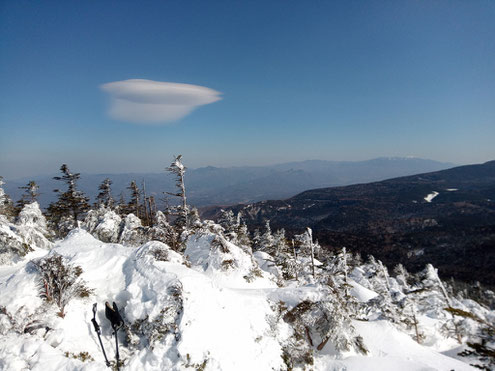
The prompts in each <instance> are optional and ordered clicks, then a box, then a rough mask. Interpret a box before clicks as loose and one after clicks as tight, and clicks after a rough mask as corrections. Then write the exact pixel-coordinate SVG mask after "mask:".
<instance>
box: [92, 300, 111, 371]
mask: <svg viewBox="0 0 495 371" xmlns="http://www.w3.org/2000/svg"><path fill="white" fill-rule="evenodd" d="M96 306H97V304H96V303H94V304H93V319H92V320H91V322H92V323H93V326H94V327H95V332H96V334H97V335H98V340H99V341H100V346H101V350H102V352H103V356H104V357H105V364H106V365H107V367H110V362H108V358H107V354H106V353H105V348H104V347H103V342H102V341H101V329H100V325H99V324H98V322H96Z"/></svg>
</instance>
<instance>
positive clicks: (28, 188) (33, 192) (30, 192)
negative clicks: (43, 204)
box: [16, 180, 40, 210]
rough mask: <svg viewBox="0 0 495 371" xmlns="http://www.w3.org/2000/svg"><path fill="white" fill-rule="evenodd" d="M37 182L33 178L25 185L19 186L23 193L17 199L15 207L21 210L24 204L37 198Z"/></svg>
mask: <svg viewBox="0 0 495 371" xmlns="http://www.w3.org/2000/svg"><path fill="white" fill-rule="evenodd" d="M39 188H40V187H39V186H38V184H36V182H35V181H34V180H31V181H30V182H29V183H28V184H27V185H25V186H24V187H19V189H23V190H24V194H23V195H22V197H21V199H20V200H19V201H17V205H16V206H17V208H18V209H19V210H21V209H22V208H23V207H24V205H26V204H30V203H33V202H35V201H37V200H38V196H39V195H40V194H39V193H38V190H39Z"/></svg>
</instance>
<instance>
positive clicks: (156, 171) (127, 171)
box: [0, 156, 490, 180]
mask: <svg viewBox="0 0 495 371" xmlns="http://www.w3.org/2000/svg"><path fill="white" fill-rule="evenodd" d="M172 159H173V156H170V159H169V161H168V162H164V163H163V166H162V168H160V169H151V170H149V171H144V170H140V169H134V170H130V169H129V168H126V167H125V168H123V169H122V171H117V170H115V169H113V170H112V169H110V170H108V171H100V170H94V171H91V170H89V171H88V170H81V169H79V168H77V167H74V166H72V164H67V165H68V166H69V169H70V170H71V171H73V172H77V173H81V174H92V175H98V174H108V175H112V174H115V175H118V174H159V173H167V172H166V170H165V168H166V167H167V166H169V165H170V162H171V160H172ZM381 159H412V160H424V161H433V162H437V163H442V164H448V165H452V166H462V165H472V164H475V163H466V164H458V163H453V162H451V161H437V160H433V159H427V158H421V157H416V156H380V157H374V158H368V159H362V160H322V159H304V160H293V161H280V162H268V163H266V164H246V165H236V164H233V165H225V166H221V165H213V164H207V165H203V166H189V165H188V164H187V161H186V160H184V164H185V165H186V167H187V168H188V169H189V170H197V169H202V168H207V167H214V168H221V169H235V168H261V167H271V166H279V165H285V164H291V163H304V162H313V161H321V162H329V163H332V162H335V163H360V162H367V161H373V160H381ZM488 161H490V160H488ZM484 162H486V161H484ZM63 163H65V162H61V163H59V164H57V165H56V166H55V167H54V168H53V169H52V170H51V171H49V172H40V173H34V172H33V173H29V174H25V175H21V176H4V175H3V174H0V175H1V176H2V177H3V178H4V179H6V180H22V179H28V178H30V177H39V176H52V175H59V173H60V166H61V165H62V164H63Z"/></svg>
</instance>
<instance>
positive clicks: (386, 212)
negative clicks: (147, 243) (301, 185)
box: [203, 161, 495, 286]
mask: <svg viewBox="0 0 495 371" xmlns="http://www.w3.org/2000/svg"><path fill="white" fill-rule="evenodd" d="M230 209H232V210H233V211H235V212H239V211H240V212H242V214H243V216H244V219H245V220H246V221H247V223H248V225H249V226H250V227H251V228H256V227H262V225H263V224H264V222H265V220H267V219H269V220H270V221H271V225H272V228H285V229H286V230H288V231H289V232H292V233H300V232H301V231H302V230H303V229H304V228H305V227H311V228H313V230H314V235H315V236H316V238H318V240H319V242H320V244H321V245H323V246H325V247H326V248H329V249H333V248H334V249H337V248H340V247H342V246H346V247H348V248H349V249H351V250H352V251H359V252H361V253H362V254H363V255H368V254H372V255H374V256H375V257H377V258H379V259H382V260H383V261H384V262H385V263H388V264H389V265H395V264H397V263H402V264H404V265H405V266H406V267H408V268H409V269H412V270H418V269H421V268H423V266H424V265H425V264H426V263H428V262H431V263H433V264H434V265H435V266H437V267H438V268H439V270H440V273H441V274H442V275H443V277H444V278H448V277H451V276H452V277H455V278H458V279H462V280H467V281H475V280H478V281H481V282H484V283H486V284H489V285H491V286H495V161H490V162H487V163H485V164H481V165H468V166H460V167H455V168H452V169H448V170H443V171H436V172H430V173H426V174H420V175H414V176H407V177H400V178H395V179H389V180H385V181H380V182H373V183H368V184H357V185H351V186H346V187H334V188H321V189H314V190H310V191H305V192H303V193H300V194H298V195H296V196H294V197H292V198H289V199H285V200H280V201H264V202H258V203H252V204H249V205H237V206H233V207H231V208H230ZM218 215H219V208H208V209H205V210H203V216H204V217H207V218H213V219H214V218H215V217H217V216H218Z"/></svg>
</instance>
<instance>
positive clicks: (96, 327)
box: [91, 318, 100, 333]
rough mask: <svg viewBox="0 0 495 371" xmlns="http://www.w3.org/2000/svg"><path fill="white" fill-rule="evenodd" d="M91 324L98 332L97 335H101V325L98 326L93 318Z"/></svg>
mask: <svg viewBox="0 0 495 371" xmlns="http://www.w3.org/2000/svg"><path fill="white" fill-rule="evenodd" d="M91 323H92V324H93V326H94V327H95V331H96V332H97V333H99V332H100V325H98V322H96V320H95V319H94V318H93V319H92V320H91Z"/></svg>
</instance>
